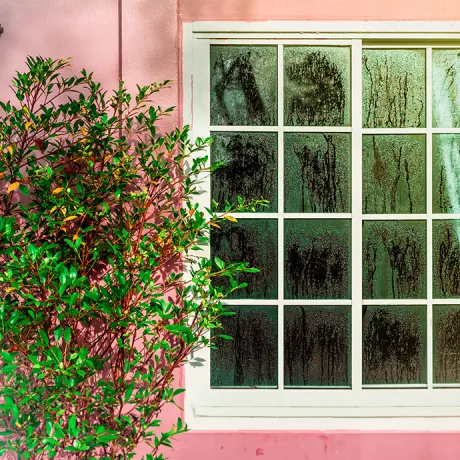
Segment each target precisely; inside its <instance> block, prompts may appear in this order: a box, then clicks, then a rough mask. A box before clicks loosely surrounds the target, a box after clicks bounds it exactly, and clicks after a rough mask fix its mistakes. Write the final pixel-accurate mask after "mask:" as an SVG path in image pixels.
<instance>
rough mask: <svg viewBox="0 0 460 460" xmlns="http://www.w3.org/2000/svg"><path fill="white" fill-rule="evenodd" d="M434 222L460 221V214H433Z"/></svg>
mask: <svg viewBox="0 0 460 460" xmlns="http://www.w3.org/2000/svg"><path fill="white" fill-rule="evenodd" d="M431 218H432V219H433V220H457V219H460V214H432V215H431Z"/></svg>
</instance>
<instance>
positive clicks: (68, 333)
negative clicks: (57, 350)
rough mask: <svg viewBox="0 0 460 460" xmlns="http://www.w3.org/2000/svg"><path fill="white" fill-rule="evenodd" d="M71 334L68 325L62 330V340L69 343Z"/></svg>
mask: <svg viewBox="0 0 460 460" xmlns="http://www.w3.org/2000/svg"><path fill="white" fill-rule="evenodd" d="M71 336H72V329H71V328H70V327H68V328H66V330H65V332H64V342H65V343H69V342H70V338H71Z"/></svg>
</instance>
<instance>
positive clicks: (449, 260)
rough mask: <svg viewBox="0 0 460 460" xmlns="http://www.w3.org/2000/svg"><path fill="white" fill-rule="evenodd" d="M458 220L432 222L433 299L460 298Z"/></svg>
mask: <svg viewBox="0 0 460 460" xmlns="http://www.w3.org/2000/svg"><path fill="white" fill-rule="evenodd" d="M459 238H460V220H449V221H440V220H435V221H433V297H435V298H436V297H437V298H442V297H446V298H455V297H460V240H459Z"/></svg>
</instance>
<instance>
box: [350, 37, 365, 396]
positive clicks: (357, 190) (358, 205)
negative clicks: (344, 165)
mask: <svg viewBox="0 0 460 460" xmlns="http://www.w3.org/2000/svg"><path fill="white" fill-rule="evenodd" d="M351 72H352V73H351V82H352V101H351V103H352V105H351V115H352V127H353V132H352V143H351V145H352V149H351V168H352V169H351V177H352V183H351V199H352V202H351V209H352V220H351V256H352V260H351V270H352V272H351V279H352V294H351V298H352V300H353V305H352V308H351V385H352V390H353V393H355V394H357V395H359V394H360V393H361V392H362V374H363V371H362V340H363V339H362V318H363V313H362V310H363V306H362V281H361V278H362V273H363V271H362V263H363V255H362V247H363V244H362V229H363V223H362V203H363V198H362V193H363V192H362V189H363V186H362V170H363V165H362V119H363V116H362V102H361V99H362V96H361V95H362V44H361V40H354V41H353V46H352V54H351Z"/></svg>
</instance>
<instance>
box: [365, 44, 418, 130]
mask: <svg viewBox="0 0 460 460" xmlns="http://www.w3.org/2000/svg"><path fill="white" fill-rule="evenodd" d="M425 125H426V121H425V50H417V49H412V50H394V49H393V50H382V49H381V50H379V49H365V50H363V127H364V128H411V127H412V128H424V127H425Z"/></svg>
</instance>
